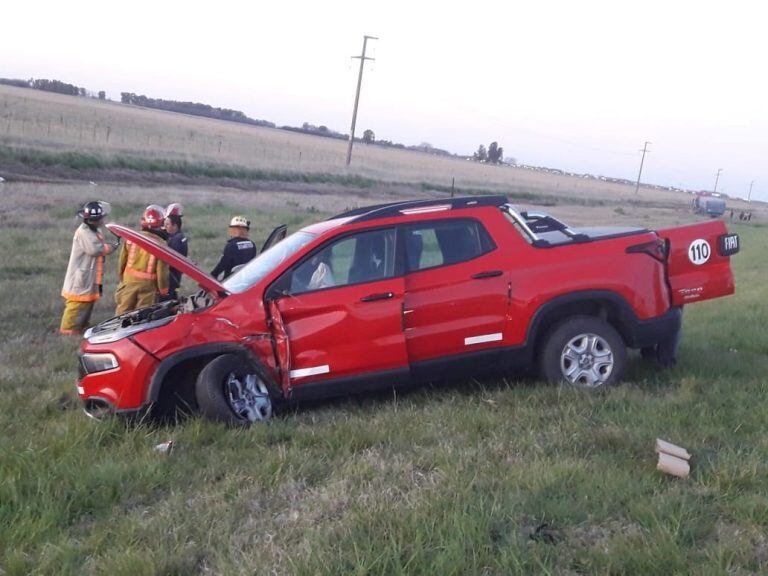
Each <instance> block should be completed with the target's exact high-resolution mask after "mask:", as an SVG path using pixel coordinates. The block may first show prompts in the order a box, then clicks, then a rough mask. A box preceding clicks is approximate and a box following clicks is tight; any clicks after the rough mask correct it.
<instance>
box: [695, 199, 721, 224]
mask: <svg viewBox="0 0 768 576" xmlns="http://www.w3.org/2000/svg"><path fill="white" fill-rule="evenodd" d="M693 211H694V212H696V213H697V214H706V215H708V216H709V217H711V218H719V217H720V216H722V215H723V214H725V200H724V199H723V198H718V197H716V196H711V195H708V194H697V195H696V197H695V198H694V199H693Z"/></svg>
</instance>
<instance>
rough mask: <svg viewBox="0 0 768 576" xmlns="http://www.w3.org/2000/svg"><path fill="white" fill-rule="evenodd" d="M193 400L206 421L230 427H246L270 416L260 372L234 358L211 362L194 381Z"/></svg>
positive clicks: (228, 356) (267, 389)
mask: <svg viewBox="0 0 768 576" xmlns="http://www.w3.org/2000/svg"><path fill="white" fill-rule="evenodd" d="M195 396H196V397H197V403H198V405H199V406H200V411H201V412H202V413H203V415H204V416H205V417H206V418H209V419H211V420H215V421H218V422H224V423H226V424H229V425H230V426H249V425H250V424H252V423H253V422H264V421H267V420H269V419H270V418H271V416H272V399H271V398H270V394H269V388H268V387H267V379H266V378H265V376H264V373H263V371H262V370H261V369H260V368H259V367H258V366H255V365H254V363H253V362H250V361H249V360H247V359H245V358H243V357H242V356H239V355H237V354H224V355H222V356H218V357H217V358H214V359H213V360H211V361H210V362H209V363H208V364H207V365H206V366H205V368H203V369H202V370H201V371H200V375H199V376H198V377H197V382H196V383H195Z"/></svg>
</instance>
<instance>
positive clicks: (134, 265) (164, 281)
mask: <svg viewBox="0 0 768 576" xmlns="http://www.w3.org/2000/svg"><path fill="white" fill-rule="evenodd" d="M141 234H142V235H144V236H146V237H147V238H149V239H150V240H152V241H153V242H155V243H157V244H160V243H161V242H160V238H158V237H157V236H156V235H155V234H152V232H147V231H146V230H142V231H141ZM117 275H118V277H119V278H120V281H121V282H124V283H126V284H128V283H132V282H152V283H154V284H155V286H156V288H157V291H158V292H159V293H160V294H162V295H163V296H165V295H166V294H168V265H167V264H166V263H165V262H163V261H162V260H158V259H157V258H155V257H154V256H152V254H150V253H149V252H147V251H146V250H142V249H141V248H139V247H138V246H137V245H136V244H133V243H132V242H130V241H126V243H125V244H123V247H122V249H121V250H120V261H119V263H118V269H117Z"/></svg>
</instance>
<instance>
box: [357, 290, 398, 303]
mask: <svg viewBox="0 0 768 576" xmlns="http://www.w3.org/2000/svg"><path fill="white" fill-rule="evenodd" d="M392 297H394V294H393V293H392V292H380V293H379V294H369V295H368V296H363V297H362V298H360V302H376V301H377V300H389V299H390V298H392Z"/></svg>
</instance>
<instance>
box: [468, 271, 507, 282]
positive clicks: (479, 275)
mask: <svg viewBox="0 0 768 576" xmlns="http://www.w3.org/2000/svg"><path fill="white" fill-rule="evenodd" d="M502 274H504V272H502V271H501V270H488V271H486V272H478V273H477V274H472V279H473V280H482V279H483V278H496V277H497V276H501V275H502Z"/></svg>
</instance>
